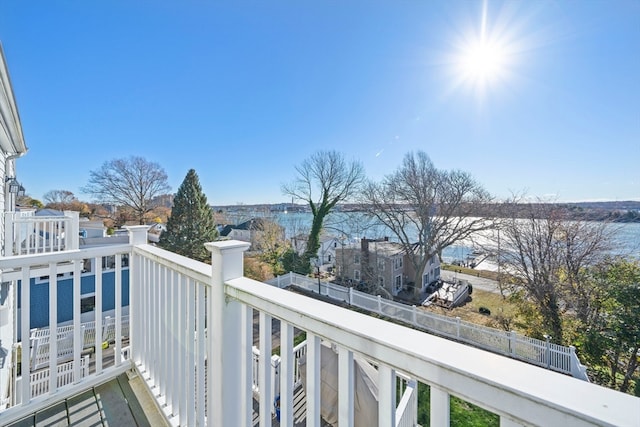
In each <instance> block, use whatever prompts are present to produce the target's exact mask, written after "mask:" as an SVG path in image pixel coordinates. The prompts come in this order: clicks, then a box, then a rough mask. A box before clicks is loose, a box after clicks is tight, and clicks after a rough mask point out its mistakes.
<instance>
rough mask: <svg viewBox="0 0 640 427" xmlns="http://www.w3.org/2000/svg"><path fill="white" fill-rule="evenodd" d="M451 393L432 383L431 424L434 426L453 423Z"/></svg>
mask: <svg viewBox="0 0 640 427" xmlns="http://www.w3.org/2000/svg"><path fill="white" fill-rule="evenodd" d="M449 401H450V398H449V393H447V392H446V391H445V390H443V389H441V388H439V387H436V386H435V385H431V418H430V419H431V424H432V425H434V426H445V427H446V426H449V425H451V415H450V414H451V408H450V405H449Z"/></svg>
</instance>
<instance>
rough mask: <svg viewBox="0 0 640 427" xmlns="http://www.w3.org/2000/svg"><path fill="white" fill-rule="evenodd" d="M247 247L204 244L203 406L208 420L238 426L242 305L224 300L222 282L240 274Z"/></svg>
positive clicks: (242, 402)
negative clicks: (207, 255)
mask: <svg viewBox="0 0 640 427" xmlns="http://www.w3.org/2000/svg"><path fill="white" fill-rule="evenodd" d="M249 246H250V245H249V243H247V242H240V241H237V240H226V241H220V242H211V243H205V247H206V248H207V249H208V250H209V251H211V287H210V288H209V291H210V297H209V298H208V305H209V306H208V307H207V316H208V318H209V319H210V320H209V322H210V323H209V336H208V339H207V341H208V343H207V345H208V349H207V350H208V354H209V362H210V365H208V366H209V369H207V371H208V372H207V381H208V396H207V402H206V405H207V412H208V417H209V420H210V421H209V423H210V424H211V425H215V426H227V425H229V426H230V425H242V424H243V420H244V416H245V414H244V413H242V412H243V411H242V408H243V407H244V406H245V405H246V404H247V402H245V400H247V399H248V396H247V395H246V394H245V393H247V389H246V384H241V382H240V381H238V378H243V375H242V369H244V367H245V365H244V364H243V362H242V361H243V360H244V359H243V358H244V357H247V356H248V355H246V354H242V338H241V335H242V332H241V328H240V325H241V323H242V310H241V308H242V307H241V304H240V303H239V302H237V301H227V300H226V294H225V282H226V281H227V280H230V279H235V278H238V277H242V274H243V273H242V271H243V256H244V255H243V253H244V251H246V250H247V249H249ZM239 355H240V357H238V356H239Z"/></svg>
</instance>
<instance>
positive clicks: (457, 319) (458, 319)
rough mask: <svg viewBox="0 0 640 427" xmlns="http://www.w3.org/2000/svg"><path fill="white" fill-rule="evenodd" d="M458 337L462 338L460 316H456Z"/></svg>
mask: <svg viewBox="0 0 640 427" xmlns="http://www.w3.org/2000/svg"><path fill="white" fill-rule="evenodd" d="M456 337H457V338H460V318H459V317H458V316H456Z"/></svg>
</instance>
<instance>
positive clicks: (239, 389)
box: [0, 227, 640, 427]
mask: <svg viewBox="0 0 640 427" xmlns="http://www.w3.org/2000/svg"><path fill="white" fill-rule="evenodd" d="M130 232H131V244H130V245H122V246H112V247H104V248H91V249H86V250H84V249H83V250H78V251H62V252H58V253H51V254H46V255H44V254H35V255H24V256H19V257H9V258H3V259H0V271H2V281H12V280H22V281H23V283H28V280H29V278H30V276H31V274H32V272H31V270H32V269H35V266H42V265H43V264H45V265H48V269H49V273H48V274H49V277H51V278H52V282H51V283H50V284H49V295H50V298H51V301H50V307H49V315H50V322H49V323H50V327H51V328H56V327H57V325H56V308H55V307H56V298H57V294H56V279H55V277H56V272H57V271H58V266H61V265H65V266H66V265H69V264H71V265H72V266H73V277H74V298H73V307H74V326H75V329H74V338H73V345H74V347H73V348H74V354H73V361H74V372H73V382H72V383H71V384H68V385H64V386H59V385H58V384H59V383H58V379H57V376H58V374H57V369H56V368H57V366H56V362H55V361H56V357H55V355H57V348H56V347H57V343H55V344H54V343H53V342H52V343H50V346H49V353H50V357H49V363H50V372H53V373H55V374H53V375H50V376H49V387H48V391H47V393H46V394H44V395H42V396H39V397H36V398H31V393H30V384H28V383H29V382H30V379H29V378H30V375H29V374H30V363H29V362H30V360H29V357H30V356H29V352H26V351H23V352H22V356H21V357H22V363H21V365H22V370H23V372H22V378H23V379H26V382H27V384H23V386H22V387H21V390H22V391H21V398H22V399H21V403H20V404H18V405H16V406H14V407H11V408H8V409H5V410H4V411H3V412H1V413H0V424H3V425H4V424H10V423H11V422H13V421H15V420H18V419H20V418H21V417H22V416H24V415H26V414H29V413H33V412H35V411H36V410H39V409H41V408H45V407H47V406H49V405H51V404H52V403H54V402H56V401H58V400H59V399H63V398H65V397H68V396H71V395H73V394H75V393H78V392H79V391H82V390H84V389H86V388H87V387H90V386H92V385H95V384H98V383H100V382H104V381H106V380H108V379H110V378H114V377H115V376H116V375H117V374H119V373H121V372H124V371H125V370H127V369H131V368H132V367H133V368H135V369H136V370H137V371H138V373H139V374H140V375H141V377H142V378H143V379H144V381H145V382H146V384H147V385H148V387H149V388H150V390H151V392H152V395H153V396H155V397H156V398H157V399H158V402H159V407H161V408H162V410H163V412H164V414H165V416H166V417H167V419H168V420H169V421H170V423H171V424H172V425H184V426H191V425H211V426H239V425H252V423H253V418H254V376H256V375H257V377H258V380H257V384H258V388H259V393H258V395H257V396H256V398H257V400H258V405H257V408H258V409H257V414H256V417H257V418H258V419H259V422H260V425H262V426H267V425H271V423H272V419H273V414H272V408H273V402H274V397H275V396H274V390H275V387H272V385H273V384H272V374H271V373H272V370H271V353H272V334H273V332H274V331H273V329H272V320H273V319H277V320H279V321H280V328H279V332H280V335H279V337H280V370H279V380H278V381H279V384H278V388H279V397H280V423H281V425H287V426H292V425H293V419H294V414H293V408H294V401H293V396H294V385H295V383H296V378H297V373H296V369H295V358H296V356H295V352H294V347H293V332H294V328H295V329H299V330H302V331H305V332H306V425H307V426H310V427H313V426H320V425H321V424H320V417H321V414H322V408H321V401H320V394H321V393H320V387H321V386H320V384H321V381H320V375H321V372H320V346H321V341H325V342H329V343H331V344H332V346H334V347H335V348H336V349H337V352H338V387H337V389H338V404H337V406H338V408H337V411H338V423H339V425H340V426H353V425H355V422H354V420H355V417H356V413H357V412H356V410H355V405H354V363H353V360H354V357H356V356H362V357H364V358H366V359H368V360H370V361H372V362H373V363H374V364H375V365H376V366H377V385H378V419H379V421H378V425H379V426H393V425H396V424H397V425H403V426H404V425H405V424H404V421H403V415H402V413H398V412H397V411H398V405H397V397H396V385H397V375H396V373H404V374H406V375H409V376H410V377H411V378H415V379H416V380H417V381H418V382H421V383H424V384H426V385H429V386H430V387H431V393H430V394H431V406H430V408H431V409H430V411H431V413H430V422H431V425H437V426H447V425H449V397H450V396H452V395H453V396H457V397H459V398H461V399H463V400H466V401H468V402H471V403H473V404H476V405H478V406H481V407H483V408H486V409H488V410H490V411H492V412H494V413H496V414H498V415H499V416H500V419H501V426H517V425H567V426H573V425H576V426H577V425H609V426H625V425H637V421H638V420H639V419H640V400H639V399H638V398H636V397H632V396H629V395H626V394H622V393H619V392H616V391H613V390H609V389H606V388H603V387H600V386H597V385H594V384H590V383H587V382H584V381H580V380H577V379H574V378H571V377H569V376H566V375H562V374H558V373H555V372H551V371H548V370H545V369H542V368H539V367H536V366H531V365H528V364H525V363H522V362H519V361H516V360H513V359H509V358H506V357H504V356H500V355H496V354H492V353H489V352H487V351H484V350H480V349H476V348H471V347H468V346H465V345H463V344H459V343H456V342H452V341H448V340H446V339H443V338H439V337H435V336H432V335H428V334H425V333H423V332H420V331H417V330H413V329H409V328H406V327H403V326H400V325H397V324H393V323H390V322H386V321H384V320H381V319H377V318H373V317H370V316H367V315H364V314H361V313H357V312H354V311H350V310H347V309H344V308H341V307H338V306H335V305H332V304H327V303H324V302H321V301H317V300H314V299H311V298H308V297H305V296H303V295H299V294H296V293H293V292H289V291H286V290H282V289H278V288H276V287H272V286H268V285H265V284H264V283H261V282H256V281H254V280H251V279H248V278H245V277H243V276H242V268H243V263H242V259H243V251H244V250H246V249H247V247H248V244H246V243H243V242H237V241H226V242H216V243H213V244H208V245H207V247H208V248H209V249H210V250H211V251H212V265H207V264H204V263H200V262H196V261H193V260H190V259H187V258H184V257H181V256H178V255H175V254H172V253H169V252H166V251H164V250H162V249H159V248H156V247H154V246H150V245H147V244H146V228H145V227H132V228H131V229H130ZM124 254H128V255H129V257H130V267H129V280H130V290H131V291H130V292H131V293H130V306H129V315H130V332H131V333H130V348H129V351H128V354H129V355H130V358H131V359H130V360H124V358H123V357H122V355H121V354H122V351H121V350H122V349H121V348H119V342H120V338H121V337H122V320H123V317H122V311H121V309H119V308H118V307H120V305H121V304H120V302H121V301H122V283H121V281H120V279H119V278H120V274H121V271H122V270H121V268H120V267H119V266H120V265H121V263H120V262H119V261H120V259H119V258H120V257H121V256H122V255H124ZM111 255H115V256H116V257H117V258H118V259H116V294H115V298H116V314H115V316H114V319H115V321H116V330H115V342H116V344H115V345H116V347H117V348H116V351H114V353H113V358H112V359H111V358H109V359H108V360H109V362H106V360H105V361H103V356H105V354H104V352H103V350H102V347H101V346H100V345H99V344H100V342H99V341H98V340H100V339H101V338H100V337H97V338H96V352H95V354H94V355H93V356H92V366H94V368H93V369H92V371H91V372H90V373H89V374H88V375H86V376H83V375H82V373H81V372H80V366H81V364H80V363H79V362H80V360H81V350H82V346H83V339H82V336H81V328H80V305H79V304H80V303H79V301H80V271H81V261H82V260H83V259H86V258H99V257H102V256H111ZM95 265H96V266H97V268H96V272H95V273H96V289H95V299H96V304H95V307H96V318H95V321H96V329H97V330H101V329H102V324H101V323H102V317H101V313H100V307H102V291H101V288H102V284H101V280H100V277H101V268H100V267H99V266H100V265H101V264H100V263H99V262H96V263H95ZM60 268H62V267H60ZM65 268H66V267H65ZM29 300H30V299H29V286H22V287H21V301H22V307H23V309H22V311H21V318H22V322H21V328H22V336H23V337H28V336H29V309H28V307H29V303H28V302H29ZM254 311H255V312H257V314H258V318H259V325H258V328H259V332H258V337H259V346H258V348H259V354H260V356H259V357H258V361H257V365H258V366H257V373H256V369H255V367H254V352H253V349H252V347H253V340H254V332H253V330H254V329H253V321H254V320H253V319H254V316H253V313H254ZM111 360H113V361H112V362H111ZM76 362H77V363H76ZM103 362H104V363H103ZM205 367H206V368H205ZM23 381H24V380H23ZM411 387H414V386H413V385H408V386H407V388H411ZM404 395H406V396H407V402H405V403H404V404H403V407H405V408H415V407H416V406H418V405H421V404H422V403H424V402H420V401H417V402H415V404H414V402H413V401H410V399H409V398H410V397H411V395H410V394H409V395H407V394H406V393H405V394H403V396H404ZM403 400H404V399H400V402H401V403H402V401H403ZM406 410H409V409H406ZM411 410H414V409H411ZM409 423H410V425H411V424H413V423H414V422H413V421H412V420H411V421H409Z"/></svg>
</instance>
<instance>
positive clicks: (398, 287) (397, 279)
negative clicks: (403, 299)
mask: <svg viewBox="0 0 640 427" xmlns="http://www.w3.org/2000/svg"><path fill="white" fill-rule="evenodd" d="M393 289H394V290H395V291H396V292H400V291H401V290H402V276H400V275H398V276H396V277H395V281H394V283H393Z"/></svg>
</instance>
